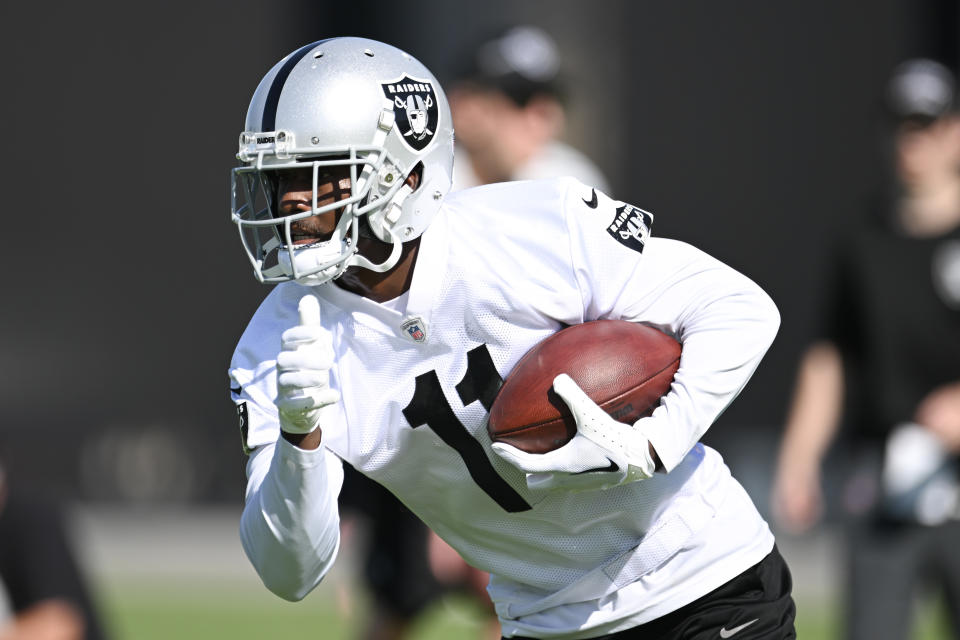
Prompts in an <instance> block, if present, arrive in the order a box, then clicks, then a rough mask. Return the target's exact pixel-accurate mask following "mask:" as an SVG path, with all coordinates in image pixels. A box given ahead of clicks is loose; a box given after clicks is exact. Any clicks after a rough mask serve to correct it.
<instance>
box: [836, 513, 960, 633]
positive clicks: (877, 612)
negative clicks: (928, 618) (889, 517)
mask: <svg viewBox="0 0 960 640" xmlns="http://www.w3.org/2000/svg"><path fill="white" fill-rule="evenodd" d="M847 534H848V538H847V553H846V557H847V562H848V567H847V570H848V583H847V594H846V597H847V602H846V608H847V616H846V617H847V620H846V624H847V632H846V635H845V636H844V637H845V638H848V639H849V640H862V639H864V638H867V639H869V640H893V639H896V640H902V639H903V638H907V637H909V636H910V626H911V624H912V623H913V620H914V617H915V613H916V612H915V606H914V605H915V603H916V599H915V596H916V595H917V594H918V593H923V594H924V595H927V596H940V597H942V599H943V603H944V605H945V607H946V610H947V614H948V618H949V620H950V623H951V625H952V635H951V636H950V637H951V638H960V521H950V522H947V523H945V524H942V525H939V526H936V527H926V526H923V525H919V524H910V523H895V522H884V521H880V520H874V521H864V522H860V523H855V524H852V525H851V528H850V530H849V531H848V532H847Z"/></svg>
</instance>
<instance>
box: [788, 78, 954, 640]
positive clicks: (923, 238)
mask: <svg viewBox="0 0 960 640" xmlns="http://www.w3.org/2000/svg"><path fill="white" fill-rule="evenodd" d="M955 93H956V88H955V80H954V78H953V75H952V74H951V73H950V71H949V70H948V69H947V68H946V67H944V66H942V65H940V64H939V63H936V62H934V61H931V60H924V59H917V60H910V61H907V62H905V63H903V64H902V65H900V66H898V67H897V69H895V71H894V73H893V75H892V77H891V80H890V83H889V86H888V95H887V104H888V106H889V109H890V112H891V115H892V117H893V127H894V132H893V136H894V146H895V154H894V157H895V165H894V167H893V168H894V170H895V173H896V181H895V184H894V185H892V187H893V188H892V189H891V191H892V193H889V194H884V196H883V197H882V198H880V202H879V203H878V204H876V205H875V206H874V207H873V210H872V211H871V212H870V216H868V217H867V218H866V219H865V220H864V221H863V222H862V224H861V225H859V226H858V227H857V228H856V230H855V233H853V234H852V235H851V236H850V237H847V238H844V239H843V241H842V243H841V244H840V245H839V247H838V251H837V252H836V253H837V256H836V260H835V263H834V264H833V265H832V268H831V269H830V270H829V271H828V273H829V274H830V277H831V278H832V281H831V282H830V283H829V286H828V290H829V293H830V295H829V296H828V303H827V307H826V310H825V311H826V312H825V313H824V322H823V327H822V333H821V336H820V338H821V339H820V340H819V341H817V342H815V343H814V344H813V345H811V346H810V347H809V348H808V349H807V351H806V352H805V354H804V356H803V358H802V360H801V363H800V366H799V370H798V375H797V383H796V388H795V393H794V399H793V403H792V407H791V410H790V413H789V416H788V420H787V425H786V429H785V433H784V438H783V442H782V446H781V450H780V456H779V462H778V467H777V472H776V479H775V483H774V490H773V494H772V496H773V505H772V506H773V511H774V515H775V517H776V521H777V522H778V523H779V524H780V525H781V526H782V527H783V528H785V529H787V530H791V531H793V532H802V531H805V530H806V529H808V528H809V527H811V526H812V525H813V524H814V523H815V522H816V521H817V520H818V519H819V517H820V516H821V515H822V512H823V510H824V508H823V502H824V500H823V497H822V494H821V467H822V463H823V460H824V457H825V455H826V453H827V451H828V449H829V446H830V445H831V443H832V442H833V440H834V438H835V436H836V435H837V431H838V427H839V425H840V424H845V425H848V426H849V427H850V431H849V433H848V434H845V435H847V436H848V438H847V440H848V443H849V446H848V447H847V449H846V451H847V452H848V453H849V454H850V455H851V460H849V461H844V462H845V463H846V462H849V464H844V467H845V469H846V470H849V471H850V473H849V476H850V482H848V483H847V485H846V490H845V491H844V500H843V501H842V502H843V504H844V506H845V509H846V511H847V512H848V514H849V515H851V516H854V517H852V518H851V519H850V520H851V521H850V527H849V528H848V529H847V532H848V534H849V537H848V539H847V542H848V548H847V552H848V555H847V557H848V560H849V563H848V567H847V569H848V572H849V575H848V578H849V579H848V580H847V582H846V586H847V593H846V597H847V601H846V618H847V627H848V629H847V636H846V637H848V638H853V639H868V638H869V639H870V640H881V639H883V638H906V637H908V634H909V631H910V624H911V615H910V614H911V607H912V604H913V602H914V595H915V594H916V591H917V587H918V586H919V585H920V584H924V585H926V586H934V587H935V588H937V590H938V591H940V592H941V593H942V594H943V598H944V602H945V603H946V605H947V609H948V613H949V615H950V618H951V621H952V623H953V626H954V633H955V634H957V635H958V637H960V544H958V542H960V482H958V473H957V468H958V452H960V116H958V114H957V112H956V107H955Z"/></svg>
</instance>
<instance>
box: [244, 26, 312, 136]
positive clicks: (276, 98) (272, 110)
mask: <svg viewBox="0 0 960 640" xmlns="http://www.w3.org/2000/svg"><path fill="white" fill-rule="evenodd" d="M328 39H329V38H328ZM326 41H327V40H317V41H316V42H311V43H310V44H308V45H306V46H303V47H300V48H299V49H297V50H296V51H294V52H293V53H291V54H290V57H289V58H287V61H286V62H284V63H283V66H282V67H280V70H279V71H277V75H276V76H274V78H273V82H272V83H271V84H270V91H268V92H267V101H266V103H265V104H264V105H263V122H261V123H260V130H261V131H273V129H274V127H276V126H277V104H278V103H279V102H280V94H281V93H283V85H285V84H286V83H287V78H288V77H290V72H291V71H293V68H294V67H295V66H296V64H297V63H298V62H300V61H301V60H302V59H303V57H304V56H305V55H307V53H309V52H310V50H311V49H313V48H314V47H315V46H317V45H318V44H320V43H322V42H326Z"/></svg>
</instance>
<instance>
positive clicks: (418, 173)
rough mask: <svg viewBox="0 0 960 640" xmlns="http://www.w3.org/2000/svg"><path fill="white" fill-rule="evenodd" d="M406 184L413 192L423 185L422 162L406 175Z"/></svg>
mask: <svg viewBox="0 0 960 640" xmlns="http://www.w3.org/2000/svg"><path fill="white" fill-rule="evenodd" d="M407 184H408V185H409V186H410V188H411V189H412V190H413V191H416V190H417V189H419V188H420V185H421V184H423V162H418V163H417V164H416V166H414V167H413V169H412V170H411V171H410V173H408V174H407Z"/></svg>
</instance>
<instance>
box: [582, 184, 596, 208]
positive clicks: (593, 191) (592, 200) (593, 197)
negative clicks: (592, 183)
mask: <svg viewBox="0 0 960 640" xmlns="http://www.w3.org/2000/svg"><path fill="white" fill-rule="evenodd" d="M581 200H583V204H585V205H587V206H588V207H590V208H591V209H596V208H597V190H596V189H590V199H589V200H587V199H586V198H581Z"/></svg>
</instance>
